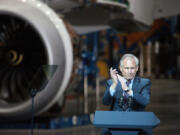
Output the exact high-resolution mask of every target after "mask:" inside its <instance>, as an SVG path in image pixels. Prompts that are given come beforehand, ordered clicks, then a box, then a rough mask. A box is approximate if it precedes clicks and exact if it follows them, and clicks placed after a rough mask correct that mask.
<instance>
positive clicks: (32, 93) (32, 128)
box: [30, 89, 37, 135]
mask: <svg viewBox="0 0 180 135" xmlns="http://www.w3.org/2000/svg"><path fill="white" fill-rule="evenodd" d="M36 94H37V90H36V89H32V90H31V100H32V108H31V110H32V115H31V133H30V135H33V132H34V97H35V96H36Z"/></svg>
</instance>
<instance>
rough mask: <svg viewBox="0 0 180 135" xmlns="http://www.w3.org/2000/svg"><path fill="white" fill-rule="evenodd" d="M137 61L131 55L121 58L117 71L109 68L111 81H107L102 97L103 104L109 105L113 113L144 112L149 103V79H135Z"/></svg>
mask: <svg viewBox="0 0 180 135" xmlns="http://www.w3.org/2000/svg"><path fill="white" fill-rule="evenodd" d="M138 67H139V60H138V58H137V57H136V56H135V55H133V54H125V55H123V56H122V58H121V60H120V64H119V69H120V71H121V73H122V76H121V75H119V74H118V72H117V70H116V69H112V68H110V76H111V79H110V80H108V81H107V88H106V91H105V93H104V96H103V104H104V105H111V110H114V111H144V110H145V107H146V105H147V104H149V102H150V85H151V82H150V80H149V79H145V78H141V77H136V73H137V71H138Z"/></svg>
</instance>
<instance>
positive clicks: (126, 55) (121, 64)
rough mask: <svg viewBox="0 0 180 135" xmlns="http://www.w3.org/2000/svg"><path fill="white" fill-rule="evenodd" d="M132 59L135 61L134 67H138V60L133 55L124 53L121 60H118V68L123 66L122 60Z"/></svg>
mask: <svg viewBox="0 0 180 135" xmlns="http://www.w3.org/2000/svg"><path fill="white" fill-rule="evenodd" d="M128 57H129V58H133V59H134V60H135V62H136V66H138V65H139V59H138V58H137V57H136V56H135V55H133V54H130V53H126V54H124V55H123V56H122V58H121V60H120V63H119V64H120V66H123V61H124V59H126V58H128Z"/></svg>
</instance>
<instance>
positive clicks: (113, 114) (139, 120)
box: [93, 111, 160, 135]
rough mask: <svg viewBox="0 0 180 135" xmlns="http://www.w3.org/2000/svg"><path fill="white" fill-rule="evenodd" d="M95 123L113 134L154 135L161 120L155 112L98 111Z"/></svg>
mask: <svg viewBox="0 0 180 135" xmlns="http://www.w3.org/2000/svg"><path fill="white" fill-rule="evenodd" d="M93 124H94V126H95V127H97V128H105V129H108V130H107V131H108V132H109V134H112V135H141V134H143V135H152V129H153V128H155V127H156V126H157V125H159V124H160V120H159V119H158V118H157V117H156V116H155V114H154V113H153V112H119V111H96V112H95V118H94V123H93Z"/></svg>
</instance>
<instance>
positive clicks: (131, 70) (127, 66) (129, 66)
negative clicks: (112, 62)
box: [119, 57, 138, 80]
mask: <svg viewBox="0 0 180 135" xmlns="http://www.w3.org/2000/svg"><path fill="white" fill-rule="evenodd" d="M119 68H120V71H121V72H122V75H123V77H124V78H125V79H128V80H129V79H133V78H134V77H135V76H136V72H137V71H138V66H136V62H135V60H134V59H133V58H129V57H127V58H125V59H124V61H123V66H122V67H121V66H120V67H119Z"/></svg>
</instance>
